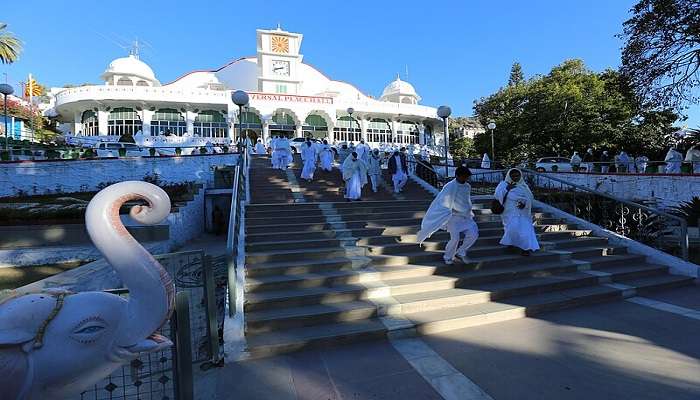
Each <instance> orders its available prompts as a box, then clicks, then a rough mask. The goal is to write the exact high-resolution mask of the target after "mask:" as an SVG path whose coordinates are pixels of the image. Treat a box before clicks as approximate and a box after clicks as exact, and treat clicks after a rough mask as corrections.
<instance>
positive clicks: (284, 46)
mask: <svg viewBox="0 0 700 400" xmlns="http://www.w3.org/2000/svg"><path fill="white" fill-rule="evenodd" d="M270 44H271V46H270V47H271V48H272V51H273V52H275V53H283V54H287V53H289V38H288V37H286V36H273V37H272V39H271V43H270Z"/></svg>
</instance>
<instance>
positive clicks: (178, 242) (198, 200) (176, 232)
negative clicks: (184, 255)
mask: <svg viewBox="0 0 700 400" xmlns="http://www.w3.org/2000/svg"><path fill="white" fill-rule="evenodd" d="M168 224H169V225H170V240H169V241H168V242H169V244H170V248H169V249H168V251H172V250H173V249H174V248H176V247H179V246H182V245H183V244H185V243H186V242H188V241H190V240H192V239H194V238H196V237H197V236H199V235H201V234H202V233H203V232H204V189H203V188H200V189H199V192H197V194H195V196H194V199H193V200H192V201H188V202H187V204H186V205H185V206H184V207H181V208H179V209H178V210H177V212H176V213H171V214H170V215H169V216H168Z"/></svg>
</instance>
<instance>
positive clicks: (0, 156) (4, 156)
mask: <svg viewBox="0 0 700 400" xmlns="http://www.w3.org/2000/svg"><path fill="white" fill-rule="evenodd" d="M0 160H2V161H10V152H9V151H7V150H1V151H0Z"/></svg>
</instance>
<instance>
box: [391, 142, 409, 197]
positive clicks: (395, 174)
mask: <svg viewBox="0 0 700 400" xmlns="http://www.w3.org/2000/svg"><path fill="white" fill-rule="evenodd" d="M405 152H406V148H405V147H402V148H401V152H398V151H395V152H394V155H392V156H391V158H390V159H389V173H390V174H391V180H392V181H393V182H394V193H401V190H403V187H404V186H405V185H406V182H407V181H408V163H407V162H406V154H405Z"/></svg>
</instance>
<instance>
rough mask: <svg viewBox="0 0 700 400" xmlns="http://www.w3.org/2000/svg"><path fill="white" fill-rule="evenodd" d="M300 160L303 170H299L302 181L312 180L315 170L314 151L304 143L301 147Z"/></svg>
mask: <svg viewBox="0 0 700 400" xmlns="http://www.w3.org/2000/svg"><path fill="white" fill-rule="evenodd" d="M301 159H302V160H303V161H304V168H303V169H302V170H301V178H302V179H314V171H315V170H316V150H315V149H314V147H313V145H312V146H307V145H306V143H304V144H302V145H301Z"/></svg>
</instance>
